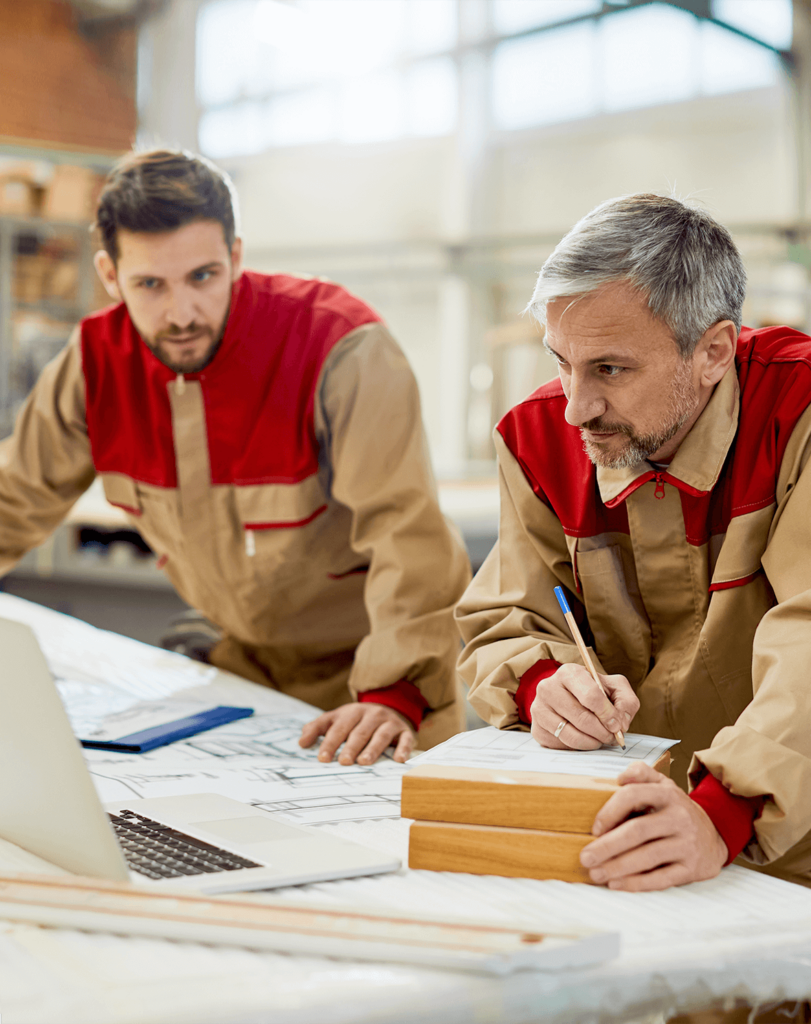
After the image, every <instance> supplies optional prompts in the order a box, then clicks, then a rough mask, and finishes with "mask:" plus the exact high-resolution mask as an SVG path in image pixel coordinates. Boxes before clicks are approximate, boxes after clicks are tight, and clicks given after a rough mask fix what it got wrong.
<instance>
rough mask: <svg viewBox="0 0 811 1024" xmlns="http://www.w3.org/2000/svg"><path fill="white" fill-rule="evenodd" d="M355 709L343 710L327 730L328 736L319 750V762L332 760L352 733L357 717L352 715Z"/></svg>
mask: <svg viewBox="0 0 811 1024" xmlns="http://www.w3.org/2000/svg"><path fill="white" fill-rule="evenodd" d="M353 710H354V708H349V709H348V711H347V709H343V708H342V709H341V713H340V714H336V716H335V718H334V720H333V722H332V725H331V726H330V727H329V729H327V734H326V736H324V739H323V740H322V741H321V746H320V747H319V748H318V760H319V761H326V762H329V761H331V760H332V758H333V756H334V754H335V751H336V750H337V749H338V747H340V745H341V744H342V743H343V742H344V740H345V739H346V737H347V736H348V735H349V733H350V732H351V731H352V729H353V727H354V726H355V723H356V722H357V717H356V716H355V715H354V714H353V713H352V712H353Z"/></svg>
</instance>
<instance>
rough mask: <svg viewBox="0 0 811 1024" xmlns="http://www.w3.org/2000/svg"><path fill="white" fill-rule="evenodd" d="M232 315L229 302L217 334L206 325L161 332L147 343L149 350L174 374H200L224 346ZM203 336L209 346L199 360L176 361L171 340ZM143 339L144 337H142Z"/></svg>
mask: <svg viewBox="0 0 811 1024" xmlns="http://www.w3.org/2000/svg"><path fill="white" fill-rule="evenodd" d="M230 313H231V302H230V300H229V302H228V308H227V309H226V311H225V316H224V317H223V319H222V323H221V324H220V326H219V329H218V330H217V331H216V333H215V332H214V331H213V330H212V329H211V328H210V327H208V326H206V325H200V326H199V327H198V326H197V325H195V324H191V325H189V327H187V328H185V329H184V330H182V331H161V333H160V334H157V335H155V336H154V337H153V338H151V339H150V340H149V341H146V339H144V341H145V342H146V345H147V347H148V348H150V349H151V350H152V353H153V354H154V355H155V356H156V357H157V358H158V359H159V360H160V361H161V362H162V363H163V365H164V366H167V367H168V368H169V369H170V370H171V371H172V372H173V373H199V372H200V370H204V369H205V368H206V367H207V366H208V364H209V363H210V362H211V360H212V359H213V358H214V356H215V355H216V354H217V351H218V349H219V347H220V345H222V339H223V337H224V336H225V328H226V326H227V325H228V317H229V315H230ZM197 333H200V334H203V335H207V336H208V338H209V344H208V345H207V346H206V349H205V351H204V352H203V354H202V356H200V358H199V359H191V360H185V359H180V360H178V359H175V358H173V356H172V350H171V339H172V338H173V337H175V336H177V335H181V336H182V335H185V334H197ZM142 337H143V336H142Z"/></svg>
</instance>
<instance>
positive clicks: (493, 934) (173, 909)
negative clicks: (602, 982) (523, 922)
mask: <svg viewBox="0 0 811 1024" xmlns="http://www.w3.org/2000/svg"><path fill="white" fill-rule="evenodd" d="M260 898H261V897H260ZM0 920H4V921H16V922H27V923H31V924H39V925H47V926H50V927H56V928H71V929H80V930H83V931H94V932H111V933H113V934H117V935H141V936H149V937H153V938H163V939H179V940H186V941H191V942H206V943H214V944H217V945H225V946H244V947H248V948H250V949H265V950H275V951H278V952H285V953H299V954H304V955H307V956H336V957H341V958H348V959H357V960H371V961H385V962H393V963H407V964H424V965H428V966H431V967H451V968H454V969H457V970H458V969H463V970H475V971H482V970H484V971H490V972H493V973H497V974H504V973H507V972H509V971H513V970H517V969H519V968H522V969H523V968H533V969H540V970H556V969H559V968H561V967H573V966H582V965H585V964H591V963H601V962H602V961H604V960H608V959H611V958H612V957H615V956H616V955H617V953H618V952H619V938H618V936H617V935H616V934H614V933H607V932H601V933H598V932H584V933H582V934H577V935H571V934H567V935H553V934H548V933H543V934H542V933H540V932H538V931H535V930H528V929H526V928H521V927H517V928H507V927H503V926H499V925H491V924H489V923H485V922H477V921H469V920H464V919H463V920H453V919H445V918H441V917H433V916H431V915H413V916H409V915H407V914H392V913H386V912H385V911H378V910H374V909H364V908H355V907H340V906H339V907H336V906H334V905H332V906H326V905H320V906H319V905H318V904H311V903H303V904H296V903H290V902H287V901H286V900H278V901H277V902H273V903H271V902H257V901H256V899H255V898H254V899H252V898H251V896H250V894H243V895H241V896H237V897H222V896H201V895H198V894H196V893H188V892H182V891H180V890H171V889H169V890H164V889H160V890H159V889H157V888H149V889H148V888H146V887H138V886H134V885H129V884H127V883H123V882H106V881H100V880H98V879H94V878H79V877H76V876H72V875H68V876H66V875H48V876H35V875H24V874H10V873H4V874H3V875H2V876H0Z"/></svg>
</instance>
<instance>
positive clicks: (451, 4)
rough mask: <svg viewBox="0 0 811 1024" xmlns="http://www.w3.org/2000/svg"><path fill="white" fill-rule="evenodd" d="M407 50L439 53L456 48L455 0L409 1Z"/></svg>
mask: <svg viewBox="0 0 811 1024" xmlns="http://www.w3.org/2000/svg"><path fill="white" fill-rule="evenodd" d="M408 7H409V10H408V21H409V26H408V27H409V49H410V50H411V52H412V53H439V52H441V51H442V50H452V49H453V47H454V46H456V38H457V34H458V28H457V24H456V3H455V0H409V5H408Z"/></svg>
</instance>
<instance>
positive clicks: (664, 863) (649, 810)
mask: <svg viewBox="0 0 811 1024" xmlns="http://www.w3.org/2000/svg"><path fill="white" fill-rule="evenodd" d="M619 783H620V785H621V786H623V787H624V788H623V789H621V790H619V792H617V793H615V794H614V795H613V796H612V797H611V799H610V800H609V801H608V802H607V803H606V804H605V806H604V807H603V808H602V809H601V810H600V812H599V813H598V815H597V817H596V818H595V819H594V827H593V828H592V830H591V831H592V833H593V834H594V835H595V836H601V838H600V839H596V840H595V841H594V842H593V843H589V845H588V846H586V847H584V849H583V850H582V852H581V854H580V863H581V864H582V865H583V867H585V868H588V869H589V874H590V875H591V880H592V882H598V883H600V884H602V885H607V886H608V888H609V889H625V890H626V891H627V892H643V891H649V890H652V889H668V888H669V887H670V886H671V885H686V884H687V883H688V882H700V881H702V880H703V879H705V878H715V876H716V875H717V874H718V872H719V871H720V870H721V868H722V867H723V866H724V864H725V863H726V860H727V857H728V856H729V851H728V850H727V846H726V843H725V842H724V840H723V839H722V838H721V836H720V835H719V834H718V832H717V831H716V829H715V826H714V825H713V823H712V821H710V818H709V816H708V814H707V813H706V811H705V810H704V809H703V808H702V807H699V805H698V804H697V803H695V802H694V801H693V800H691V799H690V797H689V796H687V794H686V793H685V792H684V791H683V790H681V789H679V787H678V786H677V785H676V783H675V782H673V781H672V780H671V779H668V778H666V777H665V776H664V775H662V774H661V772H657V771H655V770H654V769H653V768H651V767H650V766H649V765H646V764H644V763H643V762H642V761H637V762H636V763H635V764H632V765H631V766H630V767H629V768H627V769H626V770H625V771H624V772H623V773H622V775H620V777H619ZM639 811H642V812H645V813H643V814H642V815H641V817H636V818H631V819H630V820H626V819H627V818H628V815H629V814H632V813H634V812H639Z"/></svg>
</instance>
